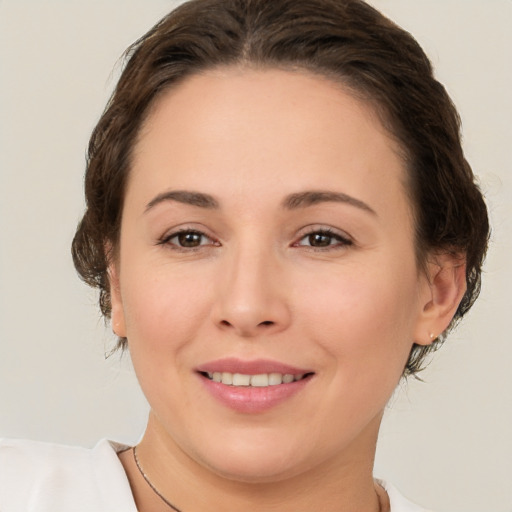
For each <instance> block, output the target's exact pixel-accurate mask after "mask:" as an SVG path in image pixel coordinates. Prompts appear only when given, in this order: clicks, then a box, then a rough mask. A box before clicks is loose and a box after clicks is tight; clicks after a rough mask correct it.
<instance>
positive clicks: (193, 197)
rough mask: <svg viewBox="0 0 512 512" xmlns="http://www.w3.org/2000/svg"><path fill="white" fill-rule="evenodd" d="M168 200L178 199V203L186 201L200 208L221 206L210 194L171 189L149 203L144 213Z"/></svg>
mask: <svg viewBox="0 0 512 512" xmlns="http://www.w3.org/2000/svg"><path fill="white" fill-rule="evenodd" d="M166 201H176V202H178V203H184V204H188V205H191V206H198V207H199V208H207V209H213V210H216V209H218V208H219V203H218V201H217V200H216V199H215V198H214V197H213V196H211V195H209V194H203V193H202V192H193V191H189V190H169V191H167V192H162V193H161V194H158V195H157V196H156V197H154V198H153V199H152V200H151V201H150V202H149V203H148V204H147V205H146V209H145V210H144V213H146V212H148V211H149V210H151V209H152V208H154V207H155V206H156V205H157V204H160V203H163V202H166Z"/></svg>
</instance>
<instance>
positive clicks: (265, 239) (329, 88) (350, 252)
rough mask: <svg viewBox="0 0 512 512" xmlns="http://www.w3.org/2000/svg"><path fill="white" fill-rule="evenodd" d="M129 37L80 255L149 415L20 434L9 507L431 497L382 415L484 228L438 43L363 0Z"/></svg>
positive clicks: (468, 292) (427, 346)
mask: <svg viewBox="0 0 512 512" xmlns="http://www.w3.org/2000/svg"><path fill="white" fill-rule="evenodd" d="M129 56H130V59H129V61H128V64H127V66H126V69H125V70H124V72H123V75H122V76H121V79H120V81H119V83H118V86H117V88H116V91H115V92H114V95H113V97H112V99H111V101H110V103H109V105H108V107H107V109H106V111H105V113H104V114H103V117H102V118H101V120H100V121H99V123H98V125H97V127H96V129H95V131H94V133H93V135H92V138H91V142H90V146H89V160H88V168H87V175H86V200H87V210H86V212H85V215H84V217H83V219H82V222H81V223H80V226H79V228H78V230H77V234H76V236H75V240H74V243H73V255H74V259H75V265H76V267H77V269H78V271H79V273H80V275H81V276H82V278H83V279H84V280H85V281H86V282H88V283H89V284H91V285H93V286H96V287H98V288H99V290H100V306H101V309H102V312H103V313H104V315H105V316H106V317H108V318H111V322H112V328H113V330H114V332H115V333H116V335H117V336H118V337H119V345H120V346H123V347H124V346H127V347H128V349H129V351H130V354H131V357H132V360H133V364H134V367H135V371H136V373H137V377H138V379H139V382H140V384H141V387H142V389H143V391H144V393H145V395H146V397H147V399H148V402H149V404H150V407H151V412H150V415H149V420H148V425H147V429H146V432H145V434H144V437H143V438H142V440H141V442H140V443H139V444H138V445H137V446H136V447H133V448H128V447H120V446H116V445H111V444H108V443H106V442H104V443H101V444H100V445H98V447H97V448H96V449H95V450H93V451H92V452H87V451H81V450H79V451H77V450H74V449H62V448H57V447H53V446H39V445H36V446H32V445H30V444H26V443H19V442H7V441H6V442H4V445H3V446H2V449H1V451H0V453H2V455H1V456H2V458H3V459H4V461H3V462H2V471H3V472H4V474H3V475H2V479H1V480H0V482H2V484H1V488H2V489H1V490H0V497H1V500H3V501H0V508H1V510H2V511H4V510H5V511H7V512H8V511H10V510H25V509H30V510H141V511H152V510H154V511H158V510H171V509H172V510H181V511H184V512H186V511H201V510H223V511H229V510H235V509H236V510H238V509H240V508H241V507H244V508H245V509H249V510H258V511H259V510H280V511H287V510H294V511H300V510H322V511H338V510H358V511H362V512H366V511H368V512H369V511H381V512H382V511H387V510H391V511H393V512H397V511H404V510H410V511H413V510H420V509H419V508H416V507H415V506H414V505H412V504H410V503H408V502H407V501H406V500H405V499H404V498H402V497H401V496H400V495H399V494H398V492H397V491H396V490H395V489H394V488H393V487H392V486H391V485H390V484H388V483H385V482H380V481H376V480H374V478H373V475H372V466H373V459H374V455H375V444H376V441H377V436H378V430H379V426H380V422H381V419H382V414H383V410H384V407H385V405H386V403H387V401H388V400H389V398H390V396H391V394H392V393H393V390H394V389H395V387H396V385H397V384H398V382H399V380H400V379H401V377H403V376H407V375H415V374H416V373H417V372H418V371H419V370H420V369H421V367H422V365H423V364H424V361H425V357H426V356H427V355H428V353H429V352H431V351H432V350H434V349H435V348H436V346H437V345H438V344H439V343H440V342H442V341H443V339H444V338H445V336H446V334H447V332H448V331H449V329H450V328H451V327H452V326H453V324H454V323H455V322H456V321H458V320H459V319H460V318H462V316H463V315H464V314H465V313H466V311H467V310H468V309H469V307H471V305H472V303H473V301H474V300H475V298H476V296H477V295H478V290H479V282H480V269H481V264H482V261H483V257H484V254H485V249H486V245H487V238H488V221H487V213H486V208H485V205H484V202H483V199H482V196H481V194H480V192H479V190H478V188H477V187H476V185H475V184H474V179H473V175H472V172H471V169H470V167H469V165H468V164H467V162H466V161H465V159H464V155H463V152H462V149H461V145H460V136H459V122H458V117H457V114H456V111H455V109H454V107H453V105H452V103H451V101H450V99H449V97H448V96H447V94H446V92H445V91H444V89H443V87H442V86H441V85H440V84H439V83H438V82H437V81H436V80H435V79H434V78H433V76H432V70H431V67H430V63H429V61H428V59H427V58H426V56H425V55H424V53H423V51H422V50H421V49H420V47H419V46H418V45H417V43H416V42H415V41H414V40H413V39H412V37H411V36H410V35H409V34H407V33H406V32H404V31H402V30H401V29H399V28H398V27H397V26H396V25H394V24H393V23H391V22H390V21H389V20H387V19H385V18H384V17H383V16H382V15H380V14H379V13H378V12H376V11H375V10H373V9H372V8H371V7H369V6H368V5H367V4H365V3H364V2H361V1H355V0H305V1H301V2H296V1H290V0H279V1H274V2H268V1H265V0H252V1H248V0H245V1H242V0H238V1H237V0H231V1H219V0H196V1H192V2H189V3H187V4H184V5H183V6H182V7H180V8H178V9H177V10H176V11H174V12H173V13H171V14H170V15H169V16H167V17H166V18H164V20H162V21H161V22H160V23H159V24H158V25H156V26H155V27H154V29H152V30H151V31H150V32H149V33H148V34H146V36H144V37H143V38H142V39H141V40H139V41H138V42H137V43H136V44H135V45H134V46H133V47H132V48H131V49H130V51H129ZM6 467H9V472H6V471H5V470H4V469H3V468H6Z"/></svg>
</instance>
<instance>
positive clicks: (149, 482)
mask: <svg viewBox="0 0 512 512" xmlns="http://www.w3.org/2000/svg"><path fill="white" fill-rule="evenodd" d="M133 458H134V460H135V465H136V466H137V469H138V470H139V473H140V474H141V475H142V477H143V478H144V480H146V483H147V484H148V485H149V487H151V490H152V491H153V492H154V493H155V494H156V495H157V496H158V497H159V498H160V499H161V500H162V501H163V502H164V503H165V504H166V505H167V506H168V507H170V508H171V509H172V510H174V511H175V512H181V510H180V509H179V508H178V507H176V506H174V505H173V504H172V503H171V502H170V501H169V500H168V499H167V498H165V496H164V495H163V494H162V493H161V492H160V491H159V490H158V489H157V488H156V487H155V486H154V485H153V484H152V483H151V481H150V479H149V478H148V477H147V476H146V473H144V470H143V469H142V466H141V465H140V462H139V459H138V457H137V447H136V446H134V447H133ZM377 497H378V498H379V512H384V506H383V504H382V496H381V493H380V492H378V493H377Z"/></svg>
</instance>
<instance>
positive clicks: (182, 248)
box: [158, 228, 220, 252]
mask: <svg viewBox="0 0 512 512" xmlns="http://www.w3.org/2000/svg"><path fill="white" fill-rule="evenodd" d="M180 235H197V236H199V237H202V238H203V239H208V240H210V242H211V243H207V244H204V243H200V244H199V245H197V246H194V247H185V246H183V245H179V244H178V243H173V242H171V240H172V239H173V238H177V237H179V236H180ZM158 245H167V246H170V247H171V248H172V249H173V250H175V251H184V252H190V251H198V250H200V249H201V247H205V246H212V245H213V246H219V245H220V243H219V242H217V241H216V240H213V239H212V238H211V237H209V236H208V235H206V234H205V233H203V232H202V231H198V230H197V229H187V228H183V229H179V230H178V231H174V232H172V233H170V234H168V235H166V236H164V237H163V238H162V239H161V240H160V241H159V242H158Z"/></svg>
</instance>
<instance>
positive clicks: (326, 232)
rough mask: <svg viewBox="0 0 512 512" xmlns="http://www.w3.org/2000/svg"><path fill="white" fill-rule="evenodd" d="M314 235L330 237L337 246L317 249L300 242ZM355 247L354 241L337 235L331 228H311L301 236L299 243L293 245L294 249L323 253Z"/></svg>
mask: <svg viewBox="0 0 512 512" xmlns="http://www.w3.org/2000/svg"><path fill="white" fill-rule="evenodd" d="M313 235H321V236H325V237H328V238H330V239H331V241H332V240H336V243H335V244H331V243H329V244H328V245H326V246H323V247H315V246H314V245H303V244H301V243H300V242H301V241H302V240H304V239H306V238H309V237H312V236H313ZM350 245H353V242H352V240H350V238H348V237H347V236H343V235H341V234H339V233H336V232H335V231H333V230H332V229H329V228H311V229H310V230H309V231H308V232H307V233H305V234H304V235H302V236H301V238H300V240H299V241H298V242H295V243H294V244H293V247H307V248H308V249H309V250H313V251H317V252H322V251H329V250H333V249H335V250H336V249H343V248H345V247H347V246H350Z"/></svg>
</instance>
